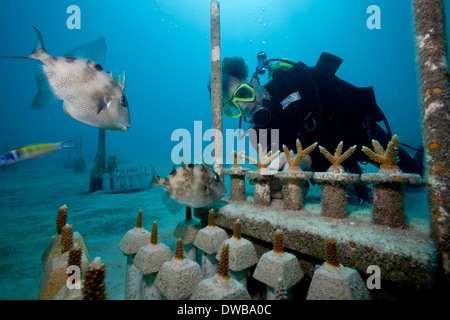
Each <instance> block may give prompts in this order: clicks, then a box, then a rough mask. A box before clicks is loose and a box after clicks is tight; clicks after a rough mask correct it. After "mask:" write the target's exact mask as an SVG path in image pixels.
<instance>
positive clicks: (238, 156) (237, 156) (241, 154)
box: [231, 151, 245, 168]
mask: <svg viewBox="0 0 450 320" xmlns="http://www.w3.org/2000/svg"><path fill="white" fill-rule="evenodd" d="M231 154H232V155H233V161H234V164H233V167H232V168H239V167H240V166H241V165H240V164H239V161H240V160H241V158H243V157H244V156H245V151H240V152H236V151H231Z"/></svg>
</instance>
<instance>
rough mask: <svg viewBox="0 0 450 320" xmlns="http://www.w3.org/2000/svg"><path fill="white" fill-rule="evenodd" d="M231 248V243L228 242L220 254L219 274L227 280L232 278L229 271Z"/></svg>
mask: <svg viewBox="0 0 450 320" xmlns="http://www.w3.org/2000/svg"><path fill="white" fill-rule="evenodd" d="M229 249H230V245H229V244H228V243H226V244H224V245H223V248H222V254H221V256H220V262H219V267H218V272H217V275H218V276H219V277H221V278H222V279H225V280H229V279H230V274H229V271H228V265H229Z"/></svg>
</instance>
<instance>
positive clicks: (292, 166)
mask: <svg viewBox="0 0 450 320" xmlns="http://www.w3.org/2000/svg"><path fill="white" fill-rule="evenodd" d="M296 144H297V155H296V156H295V157H294V152H293V151H292V150H291V151H289V150H288V148H287V147H286V146H285V145H283V150H284V153H285V154H286V159H287V162H288V164H289V169H288V171H298V170H300V168H299V166H298V165H299V163H300V161H301V160H302V159H303V158H304V157H305V156H307V155H308V153H310V152H311V151H313V150H314V149H315V148H316V147H317V142H316V143H313V144H312V145H310V146H309V147H308V148H306V149H305V150H303V148H302V144H301V143H300V140H298V139H297V141H296Z"/></svg>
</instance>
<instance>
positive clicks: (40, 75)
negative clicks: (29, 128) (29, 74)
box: [30, 64, 60, 110]
mask: <svg viewBox="0 0 450 320" xmlns="http://www.w3.org/2000/svg"><path fill="white" fill-rule="evenodd" d="M34 74H35V76H36V83H37V85H38V93H37V94H36V96H35V97H34V99H33V102H32V103H31V105H30V108H31V109H33V110H39V109H43V108H45V107H47V106H50V105H52V104H55V103H56V102H58V101H60V100H59V99H58V98H57V97H56V96H55V95H54V94H53V91H52V89H51V88H50V85H49V83H48V80H47V77H46V76H45V73H44V66H43V65H42V64H40V65H37V66H36V70H35V72H34Z"/></svg>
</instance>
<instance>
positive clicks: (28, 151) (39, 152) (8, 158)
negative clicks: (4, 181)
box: [0, 140, 77, 168]
mask: <svg viewBox="0 0 450 320" xmlns="http://www.w3.org/2000/svg"><path fill="white" fill-rule="evenodd" d="M73 141H75V140H69V141H63V142H57V143H42V144H33V145H30V146H26V147H22V148H17V149H14V150H11V151H10V152H8V153H7V154H5V155H1V156H0V168H1V167H4V166H8V165H11V164H15V163H18V162H22V161H25V160H31V159H35V158H38V157H41V156H43V155H46V154H48V153H50V152H53V151H56V150H61V149H76V148H77V147H75V146H70V145H67V144H68V143H70V142H73Z"/></svg>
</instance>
